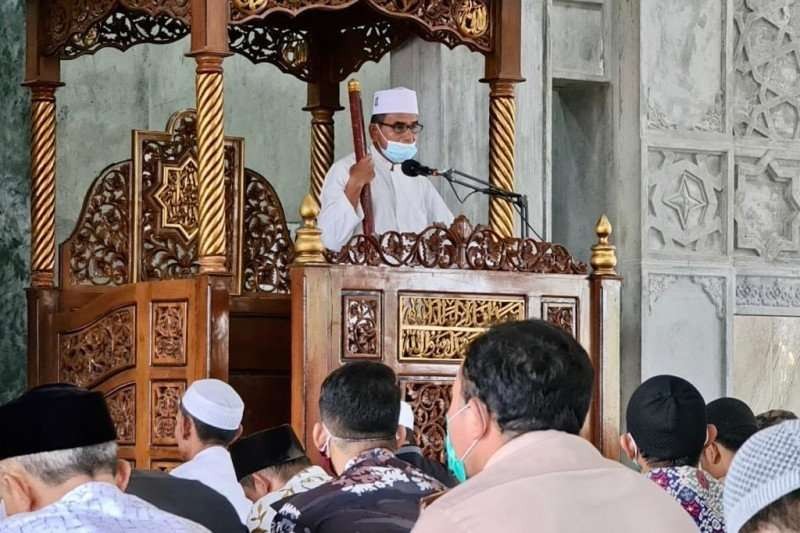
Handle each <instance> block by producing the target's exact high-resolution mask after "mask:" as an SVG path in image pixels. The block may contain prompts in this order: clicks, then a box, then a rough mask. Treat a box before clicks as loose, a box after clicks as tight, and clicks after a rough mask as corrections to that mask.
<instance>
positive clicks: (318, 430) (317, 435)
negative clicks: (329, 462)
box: [311, 422, 328, 450]
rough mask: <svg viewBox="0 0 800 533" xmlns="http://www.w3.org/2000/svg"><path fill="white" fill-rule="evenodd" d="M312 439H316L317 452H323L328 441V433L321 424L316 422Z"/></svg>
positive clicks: (312, 431)
mask: <svg viewBox="0 0 800 533" xmlns="http://www.w3.org/2000/svg"><path fill="white" fill-rule="evenodd" d="M311 438H312V439H314V446H316V447H317V450H322V448H323V446H325V441H327V440H328V432H327V431H325V428H324V427H322V424H321V423H320V422H314V429H312V430H311Z"/></svg>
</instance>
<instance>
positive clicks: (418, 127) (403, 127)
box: [378, 122, 425, 135]
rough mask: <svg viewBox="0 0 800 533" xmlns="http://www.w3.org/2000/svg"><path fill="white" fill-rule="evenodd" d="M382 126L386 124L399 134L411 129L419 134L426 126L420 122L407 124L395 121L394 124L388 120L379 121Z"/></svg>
mask: <svg viewBox="0 0 800 533" xmlns="http://www.w3.org/2000/svg"><path fill="white" fill-rule="evenodd" d="M378 124H380V125H381V126H386V127H387V128H392V131H393V132H395V133H396V134H398V135H403V134H404V133H406V132H407V131H411V133H413V134H414V135H416V134H418V133H419V132H421V131H422V129H423V128H424V127H425V126H423V125H422V124H420V123H419V122H414V123H413V124H406V123H405V122H395V123H394V124H387V123H386V122H378Z"/></svg>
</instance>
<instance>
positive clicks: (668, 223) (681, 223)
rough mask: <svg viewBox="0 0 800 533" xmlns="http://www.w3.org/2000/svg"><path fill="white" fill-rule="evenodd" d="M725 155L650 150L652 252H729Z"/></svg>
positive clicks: (649, 222) (648, 177) (648, 204)
mask: <svg viewBox="0 0 800 533" xmlns="http://www.w3.org/2000/svg"><path fill="white" fill-rule="evenodd" d="M725 161H726V159H725V156H724V154H719V153H710V154H708V153H692V152H681V151H676V150H668V149H660V148H653V149H651V150H650V151H649V152H648V176H647V198H648V203H647V226H648V248H649V250H650V251H652V252H664V253H669V254H670V255H674V254H676V253H678V254H690V255H695V254H709V255H711V254H713V255H721V254H724V253H725V251H726V237H725V235H726V230H725V228H726V223H725V221H726V220H727V215H726V207H727V202H726V199H725V194H724V189H725V183H726V181H727V170H726V162H725Z"/></svg>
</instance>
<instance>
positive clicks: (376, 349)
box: [342, 291, 383, 359]
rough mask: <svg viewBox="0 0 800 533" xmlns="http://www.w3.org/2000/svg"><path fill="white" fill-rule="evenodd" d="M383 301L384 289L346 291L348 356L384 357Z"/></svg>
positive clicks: (344, 336)
mask: <svg viewBox="0 0 800 533" xmlns="http://www.w3.org/2000/svg"><path fill="white" fill-rule="evenodd" d="M382 322H383V305H382V296H381V293H380V292H376V291H363V292H345V293H343V295H342V329H343V331H342V340H343V342H344V346H343V348H342V354H343V358H344V359H380V358H381V355H382V342H381V341H382V337H381V324H382Z"/></svg>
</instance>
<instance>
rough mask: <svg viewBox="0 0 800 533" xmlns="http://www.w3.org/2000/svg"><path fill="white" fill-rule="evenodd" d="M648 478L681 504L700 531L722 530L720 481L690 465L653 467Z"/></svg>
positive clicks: (716, 532)
mask: <svg viewBox="0 0 800 533" xmlns="http://www.w3.org/2000/svg"><path fill="white" fill-rule="evenodd" d="M647 477H648V478H649V479H650V480H652V481H654V482H655V483H656V484H657V485H658V486H659V487H661V488H662V489H664V490H665V491H666V492H667V494H669V495H670V496H672V497H673V498H675V499H676V500H677V501H678V503H680V504H681V506H683V508H684V510H686V512H687V513H689V516H691V517H692V519H693V520H694V522H695V524H697V527H698V529H699V530H700V532H701V533H725V519H724V517H723V512H722V484H721V483H720V482H719V481H717V480H716V479H714V478H712V477H711V476H708V475H706V474H705V473H704V472H703V471H702V470H699V469H697V468H694V467H691V466H676V467H668V468H655V469H653V470H651V471H650V472H648V474H647Z"/></svg>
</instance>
